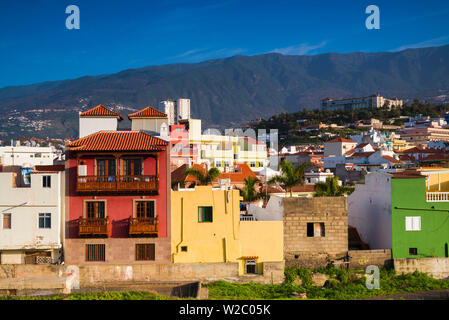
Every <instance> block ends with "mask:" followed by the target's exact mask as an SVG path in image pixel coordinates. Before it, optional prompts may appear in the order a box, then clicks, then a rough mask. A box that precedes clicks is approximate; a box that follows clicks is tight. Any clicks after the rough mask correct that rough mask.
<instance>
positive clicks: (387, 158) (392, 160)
mask: <svg viewBox="0 0 449 320" xmlns="http://www.w3.org/2000/svg"><path fill="white" fill-rule="evenodd" d="M382 158H384V159H385V160H388V161H390V162H392V163H401V161H399V160H396V159H395V158H393V157H390V156H382Z"/></svg>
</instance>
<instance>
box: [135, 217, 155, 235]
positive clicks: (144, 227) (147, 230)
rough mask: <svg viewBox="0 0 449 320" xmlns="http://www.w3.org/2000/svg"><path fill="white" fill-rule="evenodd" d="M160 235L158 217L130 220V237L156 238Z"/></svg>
mask: <svg viewBox="0 0 449 320" xmlns="http://www.w3.org/2000/svg"><path fill="white" fill-rule="evenodd" d="M157 234H158V217H155V218H133V217H130V218H129V236H130V237H131V236H156V237H157Z"/></svg>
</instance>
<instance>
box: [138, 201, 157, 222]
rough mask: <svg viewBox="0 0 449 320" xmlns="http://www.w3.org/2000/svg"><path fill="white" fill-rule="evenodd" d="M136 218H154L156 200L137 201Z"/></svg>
mask: <svg viewBox="0 0 449 320" xmlns="http://www.w3.org/2000/svg"><path fill="white" fill-rule="evenodd" d="M135 206H136V211H135V212H136V218H154V216H155V214H154V201H136V202H135Z"/></svg>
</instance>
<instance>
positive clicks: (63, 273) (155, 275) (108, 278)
mask: <svg viewBox="0 0 449 320" xmlns="http://www.w3.org/2000/svg"><path fill="white" fill-rule="evenodd" d="M263 272H264V273H263V274H262V275H255V276H254V277H246V276H239V264H238V263H237V262H228V263H175V264H140V265H139V264H132V265H125V264H101V265H100V264H96V265H81V266H77V265H66V266H43V265H0V280H2V279H25V280H26V279H36V278H38V279H55V278H60V279H67V281H68V283H72V284H74V283H76V282H78V283H79V286H80V287H81V288H84V287H95V286H98V285H101V284H102V283H116V284H123V285H126V284H132V283H145V282H148V283H157V282H186V281H202V282H210V281H217V280H228V279H229V280H234V281H242V282H253V280H254V282H262V283H274V284H278V283H282V282H283V280H284V263H283V262H264V266H263Z"/></svg>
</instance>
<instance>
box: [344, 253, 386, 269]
mask: <svg viewBox="0 0 449 320" xmlns="http://www.w3.org/2000/svg"><path fill="white" fill-rule="evenodd" d="M348 254H349V256H350V257H351V258H350V260H349V268H351V269H355V270H358V269H365V268H366V267H367V266H369V265H376V266H378V267H390V266H392V265H393V259H392V255H391V250H390V249H385V250H349V252H348Z"/></svg>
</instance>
